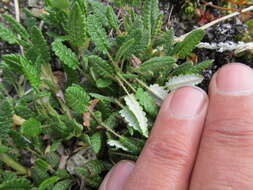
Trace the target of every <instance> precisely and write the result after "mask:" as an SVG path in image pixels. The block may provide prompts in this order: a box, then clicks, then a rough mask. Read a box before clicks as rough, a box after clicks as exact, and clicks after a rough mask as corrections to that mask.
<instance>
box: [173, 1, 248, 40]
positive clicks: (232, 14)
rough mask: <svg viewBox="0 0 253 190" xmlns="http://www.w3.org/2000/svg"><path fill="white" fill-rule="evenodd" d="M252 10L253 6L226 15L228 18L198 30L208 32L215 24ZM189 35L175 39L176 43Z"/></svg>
mask: <svg viewBox="0 0 253 190" xmlns="http://www.w3.org/2000/svg"><path fill="white" fill-rule="evenodd" d="M252 10H253V6H250V7H248V8H245V9H243V10H241V11H240V12H239V11H237V12H234V13H231V14H229V15H226V16H224V17H221V18H219V19H216V20H214V21H212V22H210V23H207V24H205V25H203V26H201V27H198V28H197V29H202V30H206V29H207V28H210V27H211V26H213V25H215V24H218V23H220V22H222V21H225V20H228V19H230V18H233V17H235V16H238V15H240V14H241V13H245V12H248V11H252ZM189 33H190V32H189ZM189 33H187V34H184V35H182V36H180V37H178V38H176V39H175V42H181V41H183V40H184V39H185V37H186V36H188V34H189Z"/></svg>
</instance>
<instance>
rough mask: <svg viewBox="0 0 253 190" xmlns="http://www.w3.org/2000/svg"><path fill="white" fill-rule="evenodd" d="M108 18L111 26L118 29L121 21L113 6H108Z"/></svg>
mask: <svg viewBox="0 0 253 190" xmlns="http://www.w3.org/2000/svg"><path fill="white" fill-rule="evenodd" d="M107 18H108V21H109V24H110V25H111V27H112V28H113V29H115V30H116V31H118V30H119V23H120V22H119V19H118V17H117V15H116V14H115V12H114V10H113V8H112V7H111V6H107Z"/></svg>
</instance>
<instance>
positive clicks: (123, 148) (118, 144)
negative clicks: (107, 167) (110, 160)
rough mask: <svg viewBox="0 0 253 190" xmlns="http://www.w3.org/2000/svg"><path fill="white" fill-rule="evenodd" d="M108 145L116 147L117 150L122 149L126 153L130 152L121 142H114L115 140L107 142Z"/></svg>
mask: <svg viewBox="0 0 253 190" xmlns="http://www.w3.org/2000/svg"><path fill="white" fill-rule="evenodd" d="M107 144H108V145H109V146H111V147H115V148H116V149H122V150H124V151H126V152H128V151H129V150H128V148H127V147H125V146H124V145H123V144H122V143H121V142H120V141H118V140H113V139H110V140H108V141H107Z"/></svg>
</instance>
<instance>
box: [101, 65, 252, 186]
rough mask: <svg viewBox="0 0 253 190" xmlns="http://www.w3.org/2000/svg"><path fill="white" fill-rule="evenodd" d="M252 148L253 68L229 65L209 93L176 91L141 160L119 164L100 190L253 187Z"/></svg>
mask: <svg viewBox="0 0 253 190" xmlns="http://www.w3.org/2000/svg"><path fill="white" fill-rule="evenodd" d="M252 150H253V70H252V69H251V68H249V67H247V66H246V65H243V64H239V63H233V64H227V65H225V66H224V67H222V68H221V69H220V70H219V71H217V72H216V73H215V75H214V76H213V78H212V80H211V83H210V85H209V92H208V95H207V94H206V93H205V92H204V91H202V90H201V89H199V88H196V87H182V88H180V89H177V90H176V91H174V92H172V93H170V94H169V95H168V97H167V98H166V100H165V101H164V103H163V105H162V107H161V109H160V112H159V114H158V116H157V120H156V122H155V125H154V127H153V130H152V132H151V135H150V137H149V139H148V141H147V143H146V145H145V147H144V149H143V151H142V153H141V155H140V157H139V159H138V160H137V162H136V163H134V162H131V161H121V162H119V163H118V164H117V165H115V166H114V167H113V168H112V170H111V171H110V172H109V173H108V174H107V176H106V178H105V179H104V182H103V183H102V185H101V186H100V188H99V190H140V189H141V190H168V189H170V190H203V189H205V190H238V189H243V190H252V189H253V180H252V179H253V151H252Z"/></svg>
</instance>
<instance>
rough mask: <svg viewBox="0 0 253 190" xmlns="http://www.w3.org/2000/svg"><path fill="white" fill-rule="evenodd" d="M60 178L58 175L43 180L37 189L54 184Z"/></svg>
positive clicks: (44, 188)
mask: <svg viewBox="0 0 253 190" xmlns="http://www.w3.org/2000/svg"><path fill="white" fill-rule="evenodd" d="M59 179H60V178H59V177H58V176H53V177H50V178H48V179H46V180H44V181H43V182H42V183H41V184H40V185H39V188H38V190H46V189H47V188H48V187H49V186H51V185H53V184H55V183H56V182H57V181H58V180H59Z"/></svg>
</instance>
